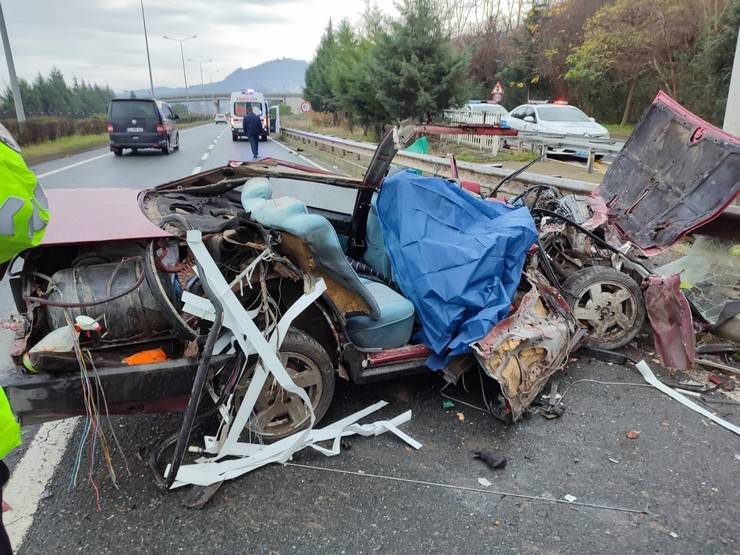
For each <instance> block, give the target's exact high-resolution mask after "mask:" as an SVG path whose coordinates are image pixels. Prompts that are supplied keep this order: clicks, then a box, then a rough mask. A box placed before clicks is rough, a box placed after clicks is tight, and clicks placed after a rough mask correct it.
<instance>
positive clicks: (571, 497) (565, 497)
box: [563, 494, 578, 503]
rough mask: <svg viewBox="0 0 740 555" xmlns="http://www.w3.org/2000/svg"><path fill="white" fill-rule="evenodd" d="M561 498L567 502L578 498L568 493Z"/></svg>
mask: <svg viewBox="0 0 740 555" xmlns="http://www.w3.org/2000/svg"><path fill="white" fill-rule="evenodd" d="M563 499H565V500H566V501H567V502H568V503H573V501H575V500H576V499H578V498H577V497H576V496H575V495H571V494H568V495H564V496H563Z"/></svg>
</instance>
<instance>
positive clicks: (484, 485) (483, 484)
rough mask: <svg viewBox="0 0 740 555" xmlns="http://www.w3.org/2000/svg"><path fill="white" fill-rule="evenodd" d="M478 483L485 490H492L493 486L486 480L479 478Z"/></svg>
mask: <svg viewBox="0 0 740 555" xmlns="http://www.w3.org/2000/svg"><path fill="white" fill-rule="evenodd" d="M478 483H479V484H480V485H481V486H483V487H484V488H490V487H491V486H492V485H493V484H492V483H491V482H490V481H489V480H486V479H485V478H478Z"/></svg>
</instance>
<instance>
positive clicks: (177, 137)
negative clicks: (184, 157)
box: [172, 133, 180, 151]
mask: <svg viewBox="0 0 740 555" xmlns="http://www.w3.org/2000/svg"><path fill="white" fill-rule="evenodd" d="M172 150H175V151H177V150H180V133H178V134H177V135H175V146H173V147H172Z"/></svg>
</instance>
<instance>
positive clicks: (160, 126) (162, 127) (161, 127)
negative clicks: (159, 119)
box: [157, 123, 164, 135]
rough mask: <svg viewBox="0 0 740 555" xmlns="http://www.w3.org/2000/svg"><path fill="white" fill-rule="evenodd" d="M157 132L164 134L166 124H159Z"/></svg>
mask: <svg viewBox="0 0 740 555" xmlns="http://www.w3.org/2000/svg"><path fill="white" fill-rule="evenodd" d="M157 133H158V134H160V135H164V125H162V124H161V123H158V124H157Z"/></svg>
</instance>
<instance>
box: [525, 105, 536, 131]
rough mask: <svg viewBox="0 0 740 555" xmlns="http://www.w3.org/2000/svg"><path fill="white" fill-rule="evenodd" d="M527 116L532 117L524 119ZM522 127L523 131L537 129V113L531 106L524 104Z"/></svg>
mask: <svg viewBox="0 0 740 555" xmlns="http://www.w3.org/2000/svg"><path fill="white" fill-rule="evenodd" d="M527 118H532V121H526V120H527ZM522 129H523V130H524V131H531V132H534V131H538V130H539V129H538V127H537V113H536V112H535V110H534V108H532V106H526V107H525V108H524V116H523V117H522Z"/></svg>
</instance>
